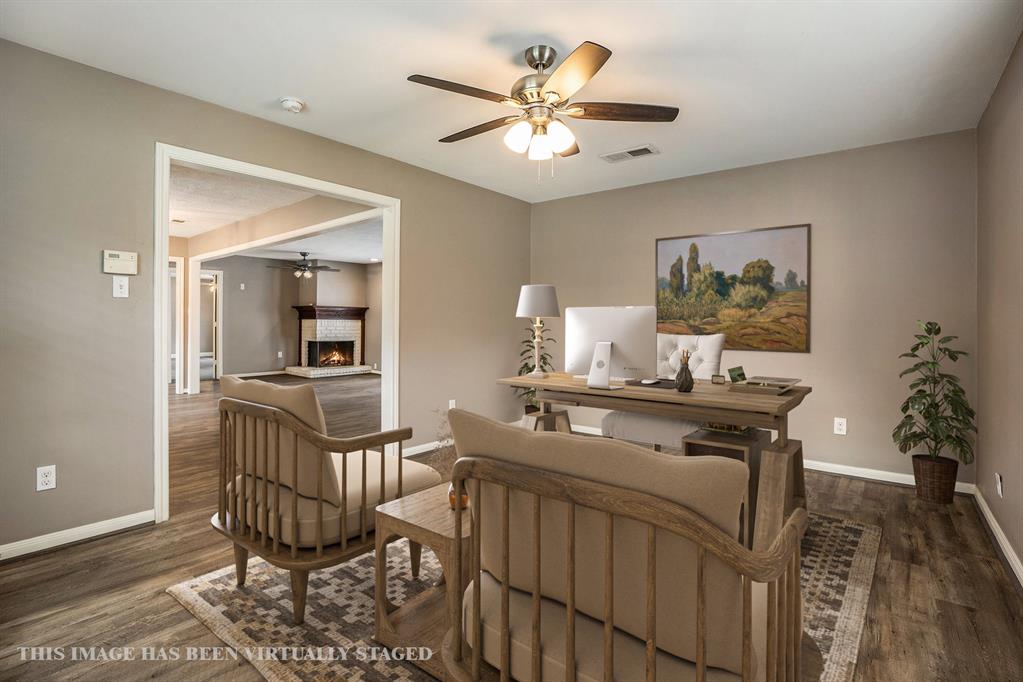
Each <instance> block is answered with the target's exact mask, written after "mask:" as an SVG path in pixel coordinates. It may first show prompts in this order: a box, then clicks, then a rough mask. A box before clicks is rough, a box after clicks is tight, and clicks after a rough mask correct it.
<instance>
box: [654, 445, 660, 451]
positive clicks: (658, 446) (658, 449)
mask: <svg viewBox="0 0 1023 682" xmlns="http://www.w3.org/2000/svg"><path fill="white" fill-rule="evenodd" d="M660 451H661V444H660V443H654V452H660Z"/></svg>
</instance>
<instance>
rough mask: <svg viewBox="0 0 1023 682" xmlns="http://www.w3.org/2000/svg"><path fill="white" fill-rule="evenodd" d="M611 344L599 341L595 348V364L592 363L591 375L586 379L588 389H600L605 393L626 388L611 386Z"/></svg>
mask: <svg viewBox="0 0 1023 682" xmlns="http://www.w3.org/2000/svg"><path fill="white" fill-rule="evenodd" d="M611 345H612V344H611V342H610V341H597V343H596V345H595V346H594V348H593V362H591V363H590V374H589V376H588V377H587V378H586V387H587V388H599V389H602V390H604V391H615V390H618V389H622V388H625V387H624V386H612V385H611V350H612V348H611Z"/></svg>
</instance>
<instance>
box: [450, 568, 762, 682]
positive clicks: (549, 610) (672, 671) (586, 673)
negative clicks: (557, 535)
mask: <svg viewBox="0 0 1023 682" xmlns="http://www.w3.org/2000/svg"><path fill="white" fill-rule="evenodd" d="M480 597H481V599H480V625H481V627H480V629H481V630H482V635H483V638H482V639H483V647H482V649H481V650H480V654H481V656H482V658H483V660H485V661H486V662H488V663H490V664H491V665H493V666H494V667H496V668H500V666H501V583H500V581H498V580H497V579H496V578H494V576H492V575H490V574H489V573H487V572H486V571H484V572H482V573H481V579H480ZM766 602H767V589H766V585H764V584H762V583H754V584H753V605H754V610H753V629H752V632H753V642H754V667H753V669H754V680H763V679H764V670H763V662H764V656H763V651H762V649H763V647H762V646H760V647H758V646H757V645H756V643H757V642H762V641H763V639H764V634H765V633H766V617H767V612H766V606H767V604H766ZM659 603H660V602H659ZM472 604H473V586H472V585H471V584H470V585H469V587H468V588H466V590H465V593H464V595H463V600H462V631H463V634H464V635H465V639H466V641H467V642H469V646H473V647H474V646H475V642H474V641H473V637H474V636H475V635H474V633H473V632H472V627H471V623H472V620H471V619H472ZM566 614H567V610H566V608H565V606H564V604H561V603H559V602H557V601H554V600H551V599H546V598H543V599H541V600H540V651H541V655H540V672H541V679H545V680H563V679H565V616H566ZM532 627H533V600H532V594H531V593H530V592H523V591H522V590H517V589H515V588H511V589H510V590H509V594H508V629H509V631H510V633H511V669H510V670H509V671H508V672H509V674H510V675H511V677H512V679H515V680H528V679H530V676H531V673H532ZM575 647H576V680H578V681H579V682H602V681H603V680H604V679H605V678H604V662H603V651H604V625H603V622H602V621H600V620H597V619H595V618H590V617H589V616H587V615H586V614H583V613H579V612H576V616H575ZM656 659H657V679H658V680H665V681H667V680H670V681H671V682H689V681H690V680H696V665H695V664H694V663H693V662H691V661H687V660H685V659H683V658H679V657H677V656H673V655H671V654H669V653H667V652H665V651H664V650H663V649H660V648H658V650H657V654H656ZM614 679H615V680H622V681H626V680H628V681H633V680H634V681H636V682H640V681H642V680H645V679H646V642H645V641H644V640H642V639H640V638H638V637H634V636H632V635H630V634H628V633H627V632H624V631H622V630H620V629H618V628H615V630H614ZM740 679H741V673H734V672H731V671H729V670H724V669H721V668H712V667H708V669H707V682H733V681H738V680H740Z"/></svg>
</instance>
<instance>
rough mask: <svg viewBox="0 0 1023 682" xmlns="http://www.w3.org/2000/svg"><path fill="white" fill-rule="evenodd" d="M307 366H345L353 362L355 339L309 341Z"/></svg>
mask: <svg viewBox="0 0 1023 682" xmlns="http://www.w3.org/2000/svg"><path fill="white" fill-rule="evenodd" d="M308 343H309V350H308V353H309V356H308V358H309V367H347V366H351V365H354V364H355V341H309V342H308Z"/></svg>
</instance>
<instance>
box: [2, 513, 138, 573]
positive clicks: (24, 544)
mask: <svg viewBox="0 0 1023 682" xmlns="http://www.w3.org/2000/svg"><path fill="white" fill-rule="evenodd" d="M155 518H156V514H155V512H154V510H152V509H149V510H147V511H142V512H136V513H134V514H128V515H127V516H118V517H117V518H116V519H107V520H106V521H97V522H96V523H89V524H86V525H84V526H78V527H76V528H68V529H67V530H58V531H57V532H55V533H47V534H46V535H40V536H38V537H34V538H27V539H25V540H18V541H17V542H11V543H9V544H6V545H0V561H6V560H7V559H13V558H14V557H17V556H22V555H24V554H32V553H34V552H41V551H42V550H44V549H52V548H54V547H60V546H61V545H66V544H69V543H72V542H78V541H80V540H88V539H89V538H92V537H96V536H97V535H106V534H107V533H113V532H116V531H119V530H125V529H126V528H131V527H133V526H141V525H142V524H144V523H149V522H150V521H153V520H154V519H155Z"/></svg>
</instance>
